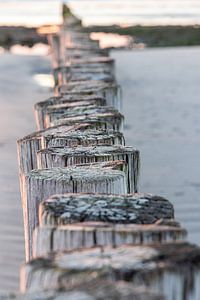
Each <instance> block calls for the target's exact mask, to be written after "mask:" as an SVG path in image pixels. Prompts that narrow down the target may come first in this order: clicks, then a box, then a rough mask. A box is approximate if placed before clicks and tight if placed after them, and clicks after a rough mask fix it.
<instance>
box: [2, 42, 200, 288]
mask: <svg viewBox="0 0 200 300" xmlns="http://www.w3.org/2000/svg"><path fill="white" fill-rule="evenodd" d="M0 57H1V60H0V70H1V73H0V103H1V118H0V128H1V130H0V166H1V167H0V195H1V202H0V291H2V290H15V289H17V288H18V278H19V276H18V275H19V266H20V264H21V263H22V262H23V260H24V252H23V247H24V244H23V222H22V210H21V200H20V194H19V184H18V166H17V153H16V139H17V138H19V137H23V136H24V135H26V134H28V133H30V132H32V131H33V130H34V129H35V122H34V116H33V110H32V108H33V104H34V103H35V102H36V101H41V100H43V99H45V98H47V97H48V96H49V95H51V91H50V90H49V89H48V88H44V87H40V86H38V85H37V83H36V82H35V81H34V80H33V75H34V74H37V73H48V72H49V71H50V65H49V60H48V59H47V58H45V57H40V56H17V55H9V54H3V55H1V56H0ZM113 57H114V58H116V59H117V76H118V80H119V82H120V83H121V84H122V87H123V94H124V114H125V120H126V124H125V135H126V141H127V145H132V146H135V147H137V148H139V149H140V150H141V158H142V170H141V171H142V173H141V184H140V190H141V191H143V192H151V193H158V194H161V195H163V196H165V197H167V198H168V199H169V200H171V201H172V203H173V204H174V206H175V209H176V216H177V218H178V220H180V221H181V222H182V224H183V225H185V226H186V228H187V229H188V231H189V239H190V241H192V242H196V243H198V244H200V237H199V234H198V232H199V230H200V222H199V215H200V199H199V191H200V180H199V178H200V167H199V161H200V158H199V146H200V123H199V113H200V102H199V95H200V85H199V76H200V60H199V57H200V48H198V47H197V48H174V49H173V48H171V49H169V48H168V49H146V50H143V51H130V52H129V51H116V52H113Z"/></svg>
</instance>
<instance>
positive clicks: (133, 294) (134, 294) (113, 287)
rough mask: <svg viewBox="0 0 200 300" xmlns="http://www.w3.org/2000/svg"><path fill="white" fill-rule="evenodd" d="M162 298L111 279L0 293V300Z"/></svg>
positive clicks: (127, 299) (130, 299) (139, 299)
mask: <svg viewBox="0 0 200 300" xmlns="http://www.w3.org/2000/svg"><path fill="white" fill-rule="evenodd" d="M107 299H109V300H164V297H163V296H161V295H158V294H155V293H151V292H148V291H147V289H145V288H137V287H134V286H133V285H132V284H130V283H127V282H124V281H119V282H112V281H111V280H100V279H92V278H91V280H90V281H88V282H86V283H84V284H81V285H80V284H77V286H76V285H75V284H74V287H73V288H69V289H65V290H63V291H58V290H54V291H46V292H38V293H27V294H15V295H14V294H12V295H7V296H6V295H2V296H1V295H0V300H107Z"/></svg>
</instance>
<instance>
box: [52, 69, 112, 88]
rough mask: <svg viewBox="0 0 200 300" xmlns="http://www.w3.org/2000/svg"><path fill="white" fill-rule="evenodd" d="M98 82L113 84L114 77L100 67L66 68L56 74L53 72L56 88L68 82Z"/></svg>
mask: <svg viewBox="0 0 200 300" xmlns="http://www.w3.org/2000/svg"><path fill="white" fill-rule="evenodd" d="M88 80H99V81H102V82H113V81H114V80H115V77H114V76H113V75H111V74H110V73H109V72H108V71H107V70H104V69H103V68H101V67H98V68H95V69H91V68H88V67H87V68H86V67H85V68H81V67H79V68H73V67H70V66H69V67H66V68H64V69H62V70H59V71H58V72H57V71H55V72H54V82H55V85H56V86H59V85H62V84H67V83H68V82H77V81H83V82H84V81H88Z"/></svg>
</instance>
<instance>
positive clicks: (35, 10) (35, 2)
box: [0, 0, 200, 26]
mask: <svg viewBox="0 0 200 300" xmlns="http://www.w3.org/2000/svg"><path fill="white" fill-rule="evenodd" d="M67 2H68V3H69V5H70V7H71V8H72V9H73V10H74V12H75V13H76V14H77V15H79V16H80V17H81V18H82V19H83V21H84V24H85V25H91V24H113V23H115V24H125V25H126V24H145V25H149V24H150V25H151V24H152V25H166V24H200V0H69V1H67ZM61 3H62V1H61V0H0V25H5V24H7V25H19V24H20V25H28V26H32V25H41V24H47V23H54V24H58V23H60V22H61Z"/></svg>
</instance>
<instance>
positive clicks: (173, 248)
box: [21, 242, 200, 300]
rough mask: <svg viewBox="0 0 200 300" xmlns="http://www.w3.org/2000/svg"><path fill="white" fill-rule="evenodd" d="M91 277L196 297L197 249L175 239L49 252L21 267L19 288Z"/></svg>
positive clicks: (199, 252) (177, 296)
mask: <svg viewBox="0 0 200 300" xmlns="http://www.w3.org/2000/svg"><path fill="white" fill-rule="evenodd" d="M92 276H96V277H97V278H98V277H101V278H106V279H109V278H110V279H111V280H115V281H116V280H125V281H130V282H132V284H133V285H135V286H137V287H139V286H146V287H148V290H149V291H154V292H160V291H162V292H163V294H164V295H165V296H166V299H167V300H174V299H176V300H185V299H199V296H200V295H199V292H200V290H199V280H200V248H199V247H197V246H194V245H190V244H188V243H185V242H179V243H168V244H155V245H151V246H150V245H149V246H144V245H139V246H130V245H123V246H120V247H116V248H112V247H96V248H92V249H83V250H78V251H69V252H67V251H66V252H58V253H54V254H53V253H51V254H50V255H49V256H47V257H45V258H39V259H35V260H32V261H31V262H30V263H28V264H26V265H24V266H23V268H22V270H21V290H22V291H37V290H38V291H41V290H44V289H52V288H64V287H65V286H71V285H73V283H74V282H76V283H77V282H79V283H84V282H87V280H88V278H91V277H92Z"/></svg>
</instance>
